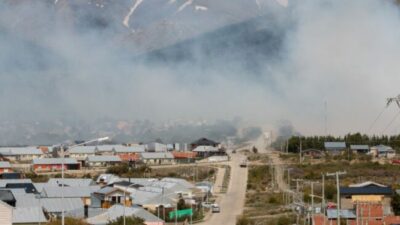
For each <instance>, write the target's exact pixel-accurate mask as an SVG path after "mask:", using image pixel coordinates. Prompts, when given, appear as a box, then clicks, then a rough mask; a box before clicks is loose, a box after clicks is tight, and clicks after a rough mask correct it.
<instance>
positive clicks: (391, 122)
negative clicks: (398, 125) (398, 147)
mask: <svg viewBox="0 0 400 225" xmlns="http://www.w3.org/2000/svg"><path fill="white" fill-rule="evenodd" d="M398 116H400V111H399V112H398V113H397V114H396V116H394V117H393V119H392V120H391V121H390V123H389V124H388V125H387V126H386V127H385V129H383V131H382V134H383V133H385V131H386V130H387V129H388V128H389V127H390V126H391V125H392V124H393V122H394V121H395V120H396V119H397V117H398Z"/></svg>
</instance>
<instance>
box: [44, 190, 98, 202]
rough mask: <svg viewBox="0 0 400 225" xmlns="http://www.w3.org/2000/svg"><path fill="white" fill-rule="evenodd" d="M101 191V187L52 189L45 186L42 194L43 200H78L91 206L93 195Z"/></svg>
mask: <svg viewBox="0 0 400 225" xmlns="http://www.w3.org/2000/svg"><path fill="white" fill-rule="evenodd" d="M98 190H100V186H86V187H63V188H62V187H59V186H57V187H50V186H45V187H43V190H42V192H41V196H42V197H43V198H61V197H64V198H77V199H80V200H82V203H83V204H84V205H91V194H92V193H93V192H95V191H98Z"/></svg>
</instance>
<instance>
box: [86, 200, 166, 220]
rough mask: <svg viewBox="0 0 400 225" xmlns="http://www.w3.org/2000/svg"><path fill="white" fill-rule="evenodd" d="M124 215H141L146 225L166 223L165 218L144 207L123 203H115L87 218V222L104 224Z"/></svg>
mask: <svg viewBox="0 0 400 225" xmlns="http://www.w3.org/2000/svg"><path fill="white" fill-rule="evenodd" d="M123 215H126V216H136V217H139V218H141V219H143V220H144V223H145V224H146V225H164V224H165V222H164V221H163V220H161V219H160V218H158V217H157V216H155V215H153V214H151V213H150V212H147V211H146V210H144V209H143V208H140V207H124V206H122V205H114V206H112V207H111V208H109V209H108V210H107V211H106V212H104V213H102V214H99V215H96V216H93V217H89V218H87V219H86V222H87V223H89V224H93V225H104V224H107V223H109V221H113V220H116V219H117V218H118V217H121V216H123Z"/></svg>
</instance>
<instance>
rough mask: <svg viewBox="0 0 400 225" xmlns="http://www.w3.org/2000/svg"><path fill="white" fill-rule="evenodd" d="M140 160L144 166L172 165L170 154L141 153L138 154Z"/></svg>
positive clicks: (173, 161) (172, 160)
mask: <svg viewBox="0 0 400 225" xmlns="http://www.w3.org/2000/svg"><path fill="white" fill-rule="evenodd" d="M140 158H141V160H142V161H143V162H144V163H146V164H153V165H161V164H174V163H175V160H174V155H172V153H170V152H143V153H140Z"/></svg>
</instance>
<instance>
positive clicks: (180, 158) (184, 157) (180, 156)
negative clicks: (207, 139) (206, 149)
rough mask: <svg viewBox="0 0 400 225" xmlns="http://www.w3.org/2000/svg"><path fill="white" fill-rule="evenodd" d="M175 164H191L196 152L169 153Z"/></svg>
mask: <svg viewBox="0 0 400 225" xmlns="http://www.w3.org/2000/svg"><path fill="white" fill-rule="evenodd" d="M171 153H172V155H173V156H174V158H175V161H176V162H186V163H193V162H194V161H195V159H196V157H197V152H189V151H187V152H178V151H173V152H171Z"/></svg>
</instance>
